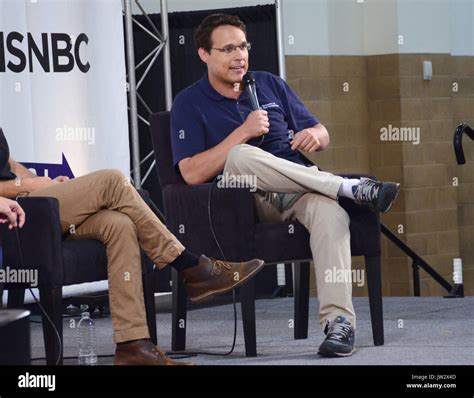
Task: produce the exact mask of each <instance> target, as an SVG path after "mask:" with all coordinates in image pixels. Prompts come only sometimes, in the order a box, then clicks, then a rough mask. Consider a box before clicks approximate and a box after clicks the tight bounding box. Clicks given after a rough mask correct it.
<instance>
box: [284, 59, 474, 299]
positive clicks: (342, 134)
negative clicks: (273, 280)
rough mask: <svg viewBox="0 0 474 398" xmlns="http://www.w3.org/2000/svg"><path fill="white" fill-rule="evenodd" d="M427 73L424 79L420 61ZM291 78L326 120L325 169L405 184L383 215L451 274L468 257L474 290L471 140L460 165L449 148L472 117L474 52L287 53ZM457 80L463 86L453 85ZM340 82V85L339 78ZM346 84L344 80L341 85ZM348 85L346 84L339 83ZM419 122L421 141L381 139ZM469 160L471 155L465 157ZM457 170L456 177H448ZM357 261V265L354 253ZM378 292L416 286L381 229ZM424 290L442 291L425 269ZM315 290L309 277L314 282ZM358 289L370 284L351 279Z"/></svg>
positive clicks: (321, 161)
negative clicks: (427, 65)
mask: <svg viewBox="0 0 474 398" xmlns="http://www.w3.org/2000/svg"><path fill="white" fill-rule="evenodd" d="M423 60H430V61H432V63H433V73H434V76H433V79H432V80H431V81H429V82H427V81H423V79H422V61H423ZM286 64H287V80H288V83H289V84H290V85H291V86H292V87H293V88H294V89H295V91H296V92H297V94H298V95H300V97H301V98H302V99H303V100H304V102H305V103H306V105H307V106H308V108H309V109H310V110H311V111H312V112H313V113H314V114H315V115H316V116H317V117H318V118H319V119H320V120H321V122H322V123H323V124H324V125H326V127H327V128H328V130H329V132H330V135H331V145H330V147H329V148H328V149H326V150H325V151H323V152H320V153H317V154H311V155H310V156H309V157H311V158H312V159H313V160H315V162H316V163H317V164H318V165H319V166H320V167H321V168H323V169H325V170H328V171H332V172H334V173H344V172H360V173H369V174H373V175H376V176H377V178H379V179H385V180H393V181H399V182H400V183H402V188H403V189H402V191H401V193H400V196H399V198H398V200H397V203H396V204H395V206H394V207H393V208H392V210H391V211H390V213H388V214H385V215H383V216H382V222H383V223H384V224H385V225H387V226H388V227H389V228H390V229H391V230H392V231H394V232H396V233H398V232H401V233H399V234H398V236H399V237H400V239H402V240H403V241H405V242H406V243H407V244H408V245H409V246H411V247H412V248H413V249H414V250H415V251H417V253H418V254H419V255H420V256H422V257H423V258H424V259H425V260H426V261H427V262H428V263H430V264H431V265H432V266H433V267H434V268H435V269H436V270H437V271H438V272H439V273H441V274H442V275H443V276H444V277H445V278H446V279H448V280H449V281H450V282H451V277H452V258H453V257H459V256H462V258H463V260H464V283H465V289H466V292H471V294H472V291H473V281H474V249H472V246H473V245H472V244H471V239H470V237H472V236H474V234H473V232H474V169H473V168H472V163H473V162H474V143H472V145H469V143H466V144H465V152H466V158H467V159H468V162H467V164H466V165H465V166H463V167H460V166H456V163H455V157H454V152H453V148H452V135H453V131H454V127H455V126H456V125H457V124H458V123H459V122H460V121H466V122H468V123H470V124H471V125H473V126H474V121H473V119H472V118H474V97H473V93H474V59H473V58H472V57H451V56H450V55H448V54H403V55H398V54H393V55H379V56H368V57H363V56H328V57H325V56H288V57H287V58H286ZM453 82H458V83H459V92H453V89H452V88H453ZM345 84H346V85H345ZM347 84H348V86H347ZM344 88H346V89H347V88H348V91H345V90H344ZM389 125H392V126H393V127H413V128H419V129H420V134H421V137H420V143H419V145H413V143H411V142H382V141H381V139H380V129H381V128H382V127H388V126H389ZM469 159H471V160H469ZM453 177H458V179H459V186H457V187H456V186H453ZM353 267H354V268H363V260H362V259H361V258H353ZM382 273H383V280H382V284H383V294H384V295H392V296H394V295H412V294H413V281H412V272H411V261H410V260H408V258H407V257H406V256H405V255H404V254H403V253H402V252H401V251H400V250H399V249H398V248H396V247H395V246H394V245H393V244H392V243H391V242H389V241H388V240H387V239H386V238H385V237H382ZM420 276H421V293H422V295H442V294H444V293H445V292H444V291H443V290H442V289H441V288H440V287H439V286H438V285H437V283H436V282H434V281H433V280H432V279H431V278H430V277H428V276H427V275H426V274H425V273H424V272H423V271H421V273H420ZM312 288H313V293H314V281H312ZM353 290H354V296H358V295H366V293H367V289H366V287H364V288H358V287H356V286H354V289H353Z"/></svg>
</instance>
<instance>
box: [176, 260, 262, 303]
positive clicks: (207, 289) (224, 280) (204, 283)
mask: <svg viewBox="0 0 474 398" xmlns="http://www.w3.org/2000/svg"><path fill="white" fill-rule="evenodd" d="M264 264H265V263H264V262H263V260H258V259H254V260H251V261H247V262H246V263H231V262H228V261H222V260H215V259H210V258H208V257H206V256H205V255H201V257H200V258H199V263H198V265H196V266H195V267H192V268H188V269H186V270H184V271H182V276H183V282H184V286H185V287H186V290H187V292H188V294H189V297H190V298H191V301H201V300H205V299H210V298H212V297H214V296H216V295H217V294H222V293H225V292H228V291H230V290H233V289H235V288H236V287H239V286H241V285H243V284H244V283H245V282H247V281H248V280H249V279H250V278H252V277H253V276H254V275H256V274H257V273H258V271H260V270H261V269H262V267H263V266H264Z"/></svg>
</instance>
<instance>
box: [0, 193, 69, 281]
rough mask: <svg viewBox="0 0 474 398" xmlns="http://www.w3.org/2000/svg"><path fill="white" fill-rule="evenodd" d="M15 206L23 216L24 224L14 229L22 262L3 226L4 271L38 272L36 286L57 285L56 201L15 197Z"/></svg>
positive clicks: (14, 241) (58, 231) (60, 276)
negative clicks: (16, 231) (26, 270)
mask: <svg viewBox="0 0 474 398" xmlns="http://www.w3.org/2000/svg"><path fill="white" fill-rule="evenodd" d="M18 203H19V204H20V205H21V207H22V208H23V210H24V211H25V213H26V222H25V225H24V226H23V228H18V236H19V238H20V243H21V251H22V254H23V263H22V261H21V259H20V251H19V247H18V242H17V239H16V234H15V231H14V230H11V231H10V230H8V228H7V226H6V225H3V226H2V237H3V266H4V268H6V267H7V266H8V267H9V268H11V269H12V268H26V269H32V270H38V282H39V284H40V285H46V286H51V287H57V286H61V285H62V281H63V274H64V272H63V257H62V232H61V224H60V221H59V202H58V200H57V199H56V198H50V197H35V198H19V199H18ZM7 286H8V285H7ZM11 287H13V288H14V287H18V285H16V284H14V285H11Z"/></svg>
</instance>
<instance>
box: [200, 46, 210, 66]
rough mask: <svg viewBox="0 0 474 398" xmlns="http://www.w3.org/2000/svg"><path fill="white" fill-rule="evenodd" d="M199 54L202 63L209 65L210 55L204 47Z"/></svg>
mask: <svg viewBox="0 0 474 398" xmlns="http://www.w3.org/2000/svg"><path fill="white" fill-rule="evenodd" d="M198 54H199V58H201V61H202V62H204V63H205V64H207V59H208V58H209V55H210V54H209V53H208V52H207V51H206V50H204V48H202V47H201V48H199V49H198Z"/></svg>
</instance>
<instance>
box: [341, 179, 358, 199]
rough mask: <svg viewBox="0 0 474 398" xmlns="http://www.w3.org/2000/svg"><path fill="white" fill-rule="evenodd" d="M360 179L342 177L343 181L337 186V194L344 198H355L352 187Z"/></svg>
mask: <svg viewBox="0 0 474 398" xmlns="http://www.w3.org/2000/svg"><path fill="white" fill-rule="evenodd" d="M359 183H360V180H359V179H358V178H344V181H343V182H342V184H341V187H340V188H339V192H338V195H339V196H344V197H346V198H350V199H355V198H354V193H353V192H352V187H355V186H356V185H359Z"/></svg>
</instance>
